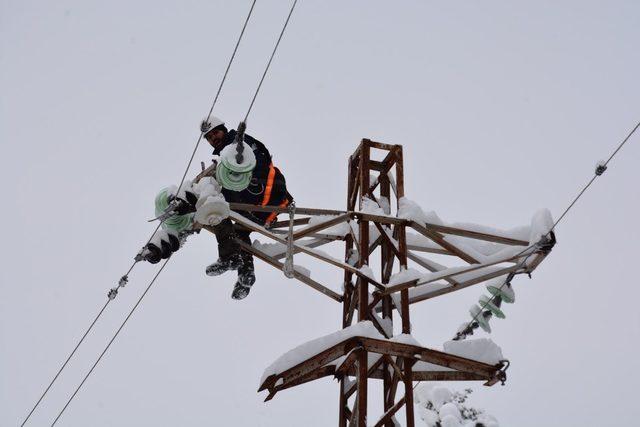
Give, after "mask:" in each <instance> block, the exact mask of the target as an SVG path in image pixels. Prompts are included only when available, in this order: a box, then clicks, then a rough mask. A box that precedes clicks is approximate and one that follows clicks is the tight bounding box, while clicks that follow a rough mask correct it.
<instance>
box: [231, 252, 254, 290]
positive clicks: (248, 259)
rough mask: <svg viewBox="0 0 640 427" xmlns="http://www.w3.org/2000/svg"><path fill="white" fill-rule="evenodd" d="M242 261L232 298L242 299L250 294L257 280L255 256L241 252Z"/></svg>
mask: <svg viewBox="0 0 640 427" xmlns="http://www.w3.org/2000/svg"><path fill="white" fill-rule="evenodd" d="M240 257H241V259H242V263H241V264H240V267H238V280H237V281H236V285H235V286H234V288H233V292H232V293H231V298H233V299H236V300H240V299H243V298H246V296H247V295H249V291H250V290H251V286H253V284H254V283H255V282H256V275H255V268H254V266H253V257H252V256H251V255H250V254H247V253H246V252H243V253H242V254H240Z"/></svg>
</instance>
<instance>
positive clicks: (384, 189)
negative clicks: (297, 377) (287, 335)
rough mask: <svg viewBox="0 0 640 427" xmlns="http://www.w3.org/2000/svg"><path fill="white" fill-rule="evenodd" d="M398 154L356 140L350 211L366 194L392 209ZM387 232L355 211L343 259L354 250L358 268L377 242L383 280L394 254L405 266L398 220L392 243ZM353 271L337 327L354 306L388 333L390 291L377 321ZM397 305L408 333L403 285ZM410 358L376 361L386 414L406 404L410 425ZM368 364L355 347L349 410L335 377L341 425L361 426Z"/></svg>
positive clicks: (398, 190) (399, 177)
mask: <svg viewBox="0 0 640 427" xmlns="http://www.w3.org/2000/svg"><path fill="white" fill-rule="evenodd" d="M372 149H380V150H382V151H383V152H386V156H385V158H384V160H382V161H379V160H373V159H372V158H371V152H372ZM402 160H403V159H402V147H401V146H399V145H389V144H382V143H377V142H373V141H370V140H368V139H364V140H362V142H361V143H360V145H359V146H358V149H357V150H356V152H355V153H354V154H353V155H352V156H351V157H350V158H349V171H348V183H347V210H349V211H355V210H356V207H358V208H359V209H360V210H361V209H362V207H363V199H364V197H367V198H369V199H371V200H373V201H376V202H378V203H379V204H380V206H381V207H382V208H383V210H384V213H385V214H386V215H392V212H391V205H392V200H391V196H392V190H393V192H394V193H395V196H396V200H395V204H396V206H399V200H400V198H401V197H403V196H404V176H403V165H402ZM394 166H395V180H394V179H391V178H390V175H389V174H390V171H391V169H393V167H394ZM372 177H373V178H375V179H373V178H372ZM376 188H379V190H378V193H377V196H376V195H374V189H376ZM370 224H374V225H375V226H376V227H377V228H378V230H379V231H380V234H381V236H380V237H378V238H377V239H376V240H375V241H373V242H372V241H371V236H370V233H369V230H370ZM387 233H389V234H391V233H390V231H389V230H386V229H383V227H381V226H380V225H379V224H377V223H374V222H371V221H369V220H368V219H365V218H364V217H360V218H359V219H358V228H357V236H356V235H355V234H354V233H351V234H349V235H348V236H347V237H346V238H345V261H346V262H353V261H354V259H356V258H355V257H354V251H357V261H356V262H355V266H356V267H358V268H361V267H363V266H367V265H368V264H369V257H370V255H371V252H372V251H374V250H376V249H377V248H378V247H379V248H380V260H381V271H380V275H381V282H382V283H383V284H388V283H389V280H390V278H391V275H392V273H393V268H394V262H395V260H396V258H397V259H398V261H399V265H400V268H406V267H407V244H406V233H405V229H404V225H398V226H396V227H395V229H394V230H393V233H392V235H393V239H396V240H397V243H394V242H393V241H392V239H391V238H390V237H388V236H387ZM383 234H384V236H383ZM396 245H397V246H396ZM354 276H355V275H354V274H353V273H349V272H345V273H344V283H343V284H344V295H343V297H344V302H343V311H342V313H343V317H342V327H343V328H346V327H348V326H350V325H351V324H352V322H353V320H354V319H353V318H354V317H355V316H354V312H355V311H356V309H357V312H358V318H357V320H358V321H359V322H361V321H365V320H375V319H378V320H376V321H375V322H374V323H375V324H376V327H377V328H378V329H379V330H380V331H381V333H383V335H385V336H386V337H387V338H391V336H392V335H393V323H392V322H393V305H394V304H393V300H392V298H391V296H389V295H387V296H384V297H382V299H381V300H380V303H381V307H382V310H381V313H380V314H381V317H382V322H379V316H378V315H377V314H376V313H375V312H374V311H375V308H374V307H373V306H375V304H373V305H372V306H370V305H369V304H370V295H371V294H370V289H369V288H370V283H369V281H368V280H367V279H366V278H365V277H362V276H358V277H357V278H356V279H355V284H354V283H353V280H354ZM398 309H399V311H400V312H401V314H402V331H403V333H410V329H411V326H410V319H409V295H408V291H404V292H403V293H402V294H401V307H398ZM383 325H384V326H383ZM412 363H413V361H412V360H411V359H402V358H396V359H394V358H391V357H383V358H381V359H380V362H379V366H380V367H382V372H383V377H382V380H383V393H384V395H383V402H384V411H385V413H387V412H389V413H390V414H391V415H392V414H393V413H395V411H393V409H394V408H396V410H397V407H398V406H399V405H402V404H406V413H407V416H406V417H407V425H408V426H411V427H413V425H414V417H413V388H412V381H413V378H412V375H411V366H412ZM398 369H400V370H401V371H402V375H401V376H400V375H398V374H392V373H393V372H394V371H397V370H398ZM370 370H371V369H370V367H369V366H368V355H367V352H366V351H364V350H358V354H357V358H356V366H355V372H354V373H355V376H356V383H355V392H356V398H355V402H354V404H353V410H350V409H349V403H348V400H349V397H350V395H351V394H352V393H353V389H352V388H351V389H350V390H346V387H347V384H348V383H347V380H346V379H344V378H343V379H341V381H340V422H339V426H340V427H346V426H347V425H349V426H358V427H365V426H366V422H367V395H368V378H369V375H370V372H369V371H370ZM398 382H402V383H403V384H404V388H405V396H404V397H403V398H402V399H401V400H400V401H397V402H396V399H395V395H396V389H397V386H398ZM352 387H353V386H352ZM391 415H390V416H389V417H387V419H385V420H384V421H383V424H381V425H384V426H386V427H392V426H393V425H394V424H393V421H392V419H391Z"/></svg>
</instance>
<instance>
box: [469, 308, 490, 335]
mask: <svg viewBox="0 0 640 427" xmlns="http://www.w3.org/2000/svg"><path fill="white" fill-rule="evenodd" d="M469 314H470V315H471V318H472V319H474V320H475V321H476V322H478V325H480V327H481V328H482V329H483V330H484V331H485V332H486V333H488V334H490V333H491V326H489V319H487V318H486V317H484V314H483V313H482V310H481V309H480V307H478V306H477V305H473V306H472V307H471V308H470V309H469Z"/></svg>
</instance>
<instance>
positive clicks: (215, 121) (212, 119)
mask: <svg viewBox="0 0 640 427" xmlns="http://www.w3.org/2000/svg"><path fill="white" fill-rule="evenodd" d="M220 125H224V122H223V121H222V120H221V119H220V118H218V117H216V116H209V117H205V118H204V120H202V122H201V123H200V132H202V134H203V135H204V134H206V133H208V132H209V131H211V129H213V128H215V127H218V126H220Z"/></svg>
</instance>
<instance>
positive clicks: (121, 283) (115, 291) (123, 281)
mask: <svg viewBox="0 0 640 427" xmlns="http://www.w3.org/2000/svg"><path fill="white" fill-rule="evenodd" d="M256 1H257V0H253V1H252V3H251V8H250V9H249V12H248V13H247V17H246V18H245V20H244V24H243V26H242V30H241V31H240V35H239V36H238V39H237V41H236V44H235V47H234V49H233V53H232V54H231V57H230V58H229V62H228V64H227V68H226V69H225V72H224V75H223V76H222V80H221V81H220V84H219V86H218V90H217V91H216V95H215V97H214V99H213V102H212V104H211V108H210V109H209V113H208V114H207V119H208V118H209V117H210V116H211V114H212V112H213V108H214V107H215V105H216V103H217V102H218V97H219V96H220V93H221V91H222V88H223V86H224V83H225V81H226V79H227V75H228V74H229V70H230V68H231V65H232V63H233V60H234V58H235V56H236V53H237V51H238V47H239V46H240V41H241V40H242V37H243V35H244V32H245V29H246V28H247V24H248V22H249V19H250V18H251V14H252V13H253V9H254V7H255V4H256ZM202 136H203V134H202V132H201V133H200V136H199V137H198V140H197V141H196V145H195V148H194V149H193V153H192V154H191V157H190V159H189V162H188V163H187V167H186V168H185V171H184V174H183V175H182V179H181V180H180V185H179V186H178V191H177V192H176V194H177V193H178V192H179V191H180V188H181V187H182V185H183V184H184V180H185V178H186V176H187V173H188V172H189V168H190V167H191V163H192V162H193V159H194V157H195V154H196V151H197V150H198V146H199V145H200V141H201V140H202ZM162 223H163V221H160V222H159V223H158V225H157V226H156V228H155V230H154V231H153V233H151V236H150V237H149V238H148V239H147V242H146V243H145V245H144V246H146V245H148V244H149V243H150V242H151V240H152V239H153V237H154V236H155V235H156V233H157V232H158V230H159V229H160V227H161V226H162ZM144 246H143V247H144ZM140 261H141V258H139V257H136V259H135V260H134V262H133V264H132V265H131V266H130V267H129V269H128V270H127V272H126V273H125V274H124V275H123V276H122V278H121V279H120V281H119V282H118V286H117V287H115V288H113V289H111V290H110V291H109V294H108V297H109V299H108V300H107V302H106V303H105V304H104V306H103V307H102V309H101V310H100V311H99V312H98V315H97V316H96V317H95V319H94V320H93V322H91V325H90V326H89V328H88V329H87V330H86V331H85V333H84V335H83V336H82V338H80V341H78V343H77V344H76V346H75V347H74V349H73V351H72V352H71V353H70V354H69V356H68V357H67V359H66V360H65V362H64V363H63V364H62V366H61V367H60V369H59V370H58V372H57V373H56V375H55V376H54V377H53V379H52V380H51V382H50V383H49V385H48V386H47V387H46V389H45V390H44V392H43V393H42V395H41V396H40V398H39V399H38V401H37V402H36V403H35V405H34V406H33V408H32V409H31V411H30V412H29V414H28V415H27V417H26V418H25V420H24V421H23V422H22V424H21V425H20V427H23V426H24V425H25V424H26V422H27V421H28V420H29V418H30V417H31V415H32V414H33V412H34V411H35V410H36V408H37V407H38V405H40V402H42V400H43V399H44V397H45V396H46V394H47V393H48V392H49V390H50V389H51V387H52V386H53V384H54V383H55V381H56V380H57V379H58V377H59V376H60V374H61V373H62V371H63V370H64V369H65V367H66V366H67V364H68V363H69V361H70V360H71V358H72V357H73V355H74V354H75V353H76V351H77V350H78V348H79V347H80V345H81V344H82V342H83V341H84V339H85V337H86V336H87V335H88V334H89V332H90V331H91V330H92V329H93V326H94V325H95V324H96V322H97V321H98V319H100V317H101V316H102V313H103V312H104V311H105V309H106V308H107V306H108V305H109V303H110V302H111V301H112V300H113V299H114V298H115V296H116V295H117V294H118V290H119V289H120V288H122V287H124V286H125V285H126V283H127V282H128V276H129V274H131V271H133V269H134V267H135V266H136V264H137V263H138V262H140ZM160 271H162V269H161V270H160Z"/></svg>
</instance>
